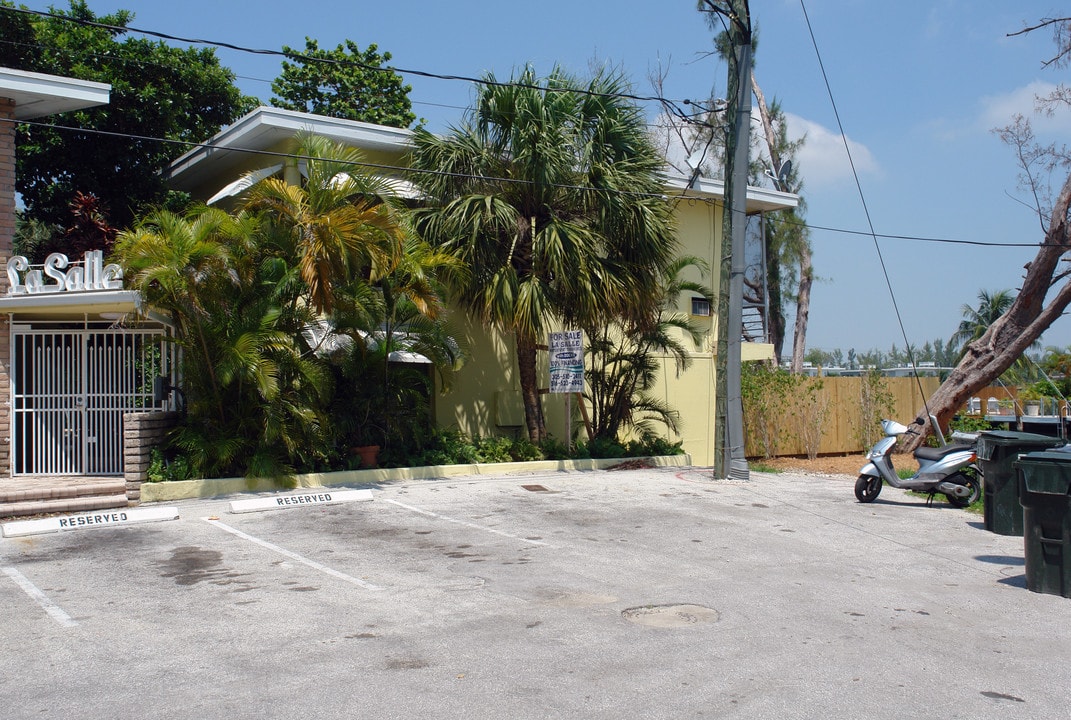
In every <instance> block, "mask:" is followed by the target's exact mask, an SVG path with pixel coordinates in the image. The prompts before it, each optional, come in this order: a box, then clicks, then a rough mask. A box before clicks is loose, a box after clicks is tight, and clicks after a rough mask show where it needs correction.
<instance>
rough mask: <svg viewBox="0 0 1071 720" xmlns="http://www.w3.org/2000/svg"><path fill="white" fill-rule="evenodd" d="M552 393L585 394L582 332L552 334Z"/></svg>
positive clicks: (569, 331)
mask: <svg viewBox="0 0 1071 720" xmlns="http://www.w3.org/2000/svg"><path fill="white" fill-rule="evenodd" d="M547 345H548V346H549V347H550V391H551V392H552V393H580V392H584V336H583V332H582V331H581V330H565V331H563V332H552V333H550V341H549V342H548V343H547Z"/></svg>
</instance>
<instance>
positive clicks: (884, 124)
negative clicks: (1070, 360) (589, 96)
mask: <svg viewBox="0 0 1071 720" xmlns="http://www.w3.org/2000/svg"><path fill="white" fill-rule="evenodd" d="M805 1H806V7H807V12H808V14H809V16H810V20H811V24H812V27H813V29H814V33H815V36H816V39H817V43H818V49H819V51H820V52H821V54H822V61H823V63H824V66H825V69H826V72H827V74H828V76H829V82H830V85H831V88H832V93H833V99H834V100H835V102H836V106H837V110H838V112H839V115H840V119H841V121H842V122H843V125H844V131H845V134H846V135H847V137H848V140H849V144H850V147H851V148H852V155H853V159H854V162H855V167H856V170H857V172H858V174H859V179H860V182H861V185H862V192H863V196H864V197H865V200H866V203H867V207H868V208H869V213H870V218H871V220H872V221H873V224H874V228H875V230H876V232H877V233H879V234H885V235H896V236H918V237H926V238H948V239H956V240H971V241H980V242H988V243H1004V242H1014V243H1036V242H1039V241H1040V240H1041V230H1040V223H1039V220H1038V218H1037V215H1036V214H1035V213H1033V212H1032V211H1031V209H1030V208H1029V207H1028V206H1027V205H1024V201H1027V200H1028V198H1026V196H1025V195H1024V194H1023V193H1022V192H1021V190H1020V189H1019V188H1018V182H1017V167H1016V164H1015V154H1014V152H1013V151H1012V150H1011V149H1010V148H1007V147H1005V146H1004V145H1003V144H1002V143H1001V142H1000V140H999V138H998V137H997V136H996V135H995V134H994V133H993V132H991V130H992V128H994V127H998V126H1002V125H1005V124H1007V123H1008V122H1009V121H1010V119H1011V117H1012V115H1013V114H1014V113H1016V112H1022V113H1030V112H1031V111H1032V106H1033V95H1034V94H1035V93H1036V92H1038V91H1044V90H1045V88H1047V87H1050V86H1051V85H1053V84H1055V83H1057V82H1060V81H1061V80H1062V79H1063V77H1064V74H1065V73H1066V72H1067V71H1066V70H1064V71H1060V70H1054V69H1043V68H1042V61H1043V60H1045V59H1047V58H1049V57H1050V56H1051V55H1052V51H1053V45H1052V42H1051V34H1050V33H1049V32H1048V31H1038V32H1035V33H1032V34H1030V35H1027V36H1025V37H1014V38H1009V37H1006V35H1007V34H1008V33H1011V32H1015V31H1017V30H1019V29H1021V28H1022V27H1023V26H1024V25H1026V24H1034V23H1035V22H1036V21H1037V20H1039V19H1040V18H1043V17H1053V16H1059V15H1066V14H1067V13H1066V9H1061V8H1060V7H1059V6H1058V5H1057V4H1056V3H1052V2H1046V1H1044V0H1020V1H1019V2H1015V3H1008V2H996V1H994V0H934V1H930V2H922V1H921V0H906V1H905V2H894V3H888V2H885V3H876V2H873V1H872V0H805ZM24 2H25V4H26V5H27V6H29V7H31V8H33V9H40V10H43V9H46V4H45V3H43V2H38V1H37V0H31V1H29V2H27V1H26V0H24ZM55 4H56V5H59V6H63V3H62V2H56V3H55ZM89 6H90V8H91V9H93V11H94V12H96V13H98V14H104V13H107V12H111V11H113V10H115V9H119V8H123V9H128V10H131V11H133V12H134V13H135V14H136V18H135V20H134V21H133V22H132V23H131V25H132V26H133V27H140V28H145V29H151V30H159V31H162V32H167V33H170V34H174V35H178V36H184V37H190V38H203V39H209V40H221V41H226V42H229V43H234V44H238V45H245V46H250V47H256V48H268V49H278V48H280V47H281V46H282V45H284V44H286V45H290V46H293V47H302V46H303V45H304V38H305V36H309V37H313V38H316V39H318V40H319V42H320V45H321V47H334V46H335V45H336V44H338V43H340V42H342V41H343V40H345V39H347V38H348V39H352V40H354V41H356V42H357V43H358V44H359V45H361V46H362V47H363V46H365V45H367V44H369V43H376V44H377V45H379V48H380V50H381V51H383V50H387V51H390V52H391V53H392V55H393V60H392V63H393V64H394V65H395V66H396V67H399V68H407V69H414V70H422V71H430V72H434V73H441V74H451V75H463V76H480V75H481V74H482V73H484V72H485V71H493V72H494V73H495V74H496V75H497V76H498V77H499V78H500V79H502V78H508V77H509V75H510V74H511V72H512V71H513V70H514V69H515V68H517V67H520V66H523V65H525V64H527V63H530V64H532V65H533V66H534V67H535V68H536V70H537V71H538V72H540V73H541V74H545V73H546V72H547V71H549V69H550V68H551V67H552V66H553V65H554V64H556V63H557V64H561V65H562V66H564V67H566V68H568V69H570V70H573V71H574V72H576V73H578V74H583V73H585V72H586V71H587V69H588V68H589V67H590V66H591V64H592V63H595V62H597V63H611V64H613V65H615V66H618V67H620V68H621V69H623V70H624V71H625V72H626V73H627V74H628V75H629V76H630V77H631V78H632V80H633V82H634V84H635V89H636V91H637V93H638V94H641V95H647V94H653V90H652V87H651V84H650V82H649V80H648V77H649V76H650V75H651V73H652V72H654V71H656V70H657V69H658V68H660V67H661V68H662V70H663V71H664V72H665V73H667V78H666V81H665V85H664V90H663V94H664V95H665V96H666V97H668V98H671V99H675V100H683V99H685V98H690V99H700V98H704V97H706V96H707V95H708V94H709V92H710V91H711V89H712V87H713V88H714V89H715V91H716V92H719V91H720V92H719V94H720V93H721V92H723V91H724V88H725V84H726V82H725V75H726V69H725V67H724V66H723V65H720V64H719V63H718V62H717V61H715V60H714V59H712V58H710V57H709V56H706V55H705V53H706V52H707V51H708V50H709V48H710V46H711V35H710V32H709V30H708V29H707V27H706V24H705V22H704V19H703V17H702V16H701V15H700V14H699V13H698V12H697V11H696V10H695V2H694V0H663V1H662V2H650V0H642V1H641V0H616V1H613V2H611V1H610V0H570V1H563V0H543V1H542V2H540V3H536V4H533V3H516V2H510V1H509V0H506V1H503V0H452V1H451V2H421V1H420V0H417V1H416V2H408V3H390V4H388V3H383V2H381V1H379V2H371V1H369V0H345V1H343V0H323V1H316V0H311V1H309V2H305V3H301V4H295V3H293V2H292V0H286V1H285V2H284V1H283V0H258V1H257V2H245V1H241V0H235V1H228V2H219V1H218V0H216V1H213V2H209V1H208V0H184V1H183V2H181V3H177V2H175V3H161V2H159V1H158V0H90V1H89ZM751 12H752V17H753V21H754V22H755V24H756V25H757V26H758V28H759V32H760V43H759V48H758V52H757V56H756V58H757V67H756V75H757V78H758V81H759V83H760V85H761V86H762V87H763V90H764V91H765V93H766V95H767V98H768V99H770V98H773V97H776V98H778V99H779V100H780V101H781V103H782V106H783V107H784V109H785V110H786V111H787V112H788V113H789V114H790V119H791V124H790V127H791V129H792V131H793V132H794V133H797V134H798V133H802V132H806V133H807V144H806V145H805V148H804V150H803V152H802V153H801V155H800V157H799V160H798V162H799V166H800V169H801V172H802V175H803V178H804V183H805V187H804V196H805V199H806V202H807V206H808V207H807V215H806V217H807V220H808V221H809V222H810V223H811V224H812V225H813V226H820V227H822V228H834V229H840V230H850V231H858V232H863V233H865V232H866V231H867V230H868V224H867V218H866V214H865V213H864V211H863V206H862V203H861V201H860V195H859V191H858V190H857V189H856V187H855V184H854V181H853V180H852V177H851V171H850V167H849V165H848V162H847V158H846V155H845V151H844V148H843V142H842V140H841V135H840V131H839V130H838V128H837V121H836V116H835V115H834V111H833V106H832V105H831V102H830V98H829V95H828V94H827V91H826V87H825V84H824V81H823V78H822V75H821V70H820V67H819V63H818V60H817V56H816V54H815V49H814V47H813V45H812V43H811V39H810V35H809V34H808V31H807V26H806V23H805V20H804V14H803V10H802V8H801V3H800V0H768V1H767V2H760V1H759V0H752V3H751ZM218 54H219V56H220V59H221V61H222V62H223V64H224V65H227V66H228V67H230V68H232V69H233V70H234V71H235V72H236V73H237V74H238V75H239V76H240V78H239V85H240V86H241V87H242V89H243V90H244V91H245V92H246V93H248V94H252V95H257V96H259V97H260V98H261V99H263V100H265V101H267V99H268V98H269V97H270V96H271V89H270V84H269V83H270V80H271V79H272V78H274V77H276V76H277V75H278V74H279V59H278V58H277V57H270V56H259V55H252V54H247V53H240V52H235V51H231V50H226V49H220V50H218ZM406 79H407V81H408V82H409V83H410V84H411V85H412V86H413V92H412V93H411V99H412V100H413V103H414V110H415V112H416V113H417V115H418V116H420V117H423V118H425V119H426V120H427V121H428V124H429V126H430V127H431V129H433V130H444V129H445V128H446V127H447V126H448V125H449V124H450V123H452V122H456V121H457V120H458V119H459V118H460V117H461V115H462V113H463V108H465V107H466V106H467V105H468V104H469V102H470V100H471V98H472V96H473V87H472V86H471V85H470V84H468V83H465V82H461V81H446V80H433V79H424V78H420V77H416V76H407V78H406ZM657 111H658V108H657V107H655V106H654V105H652V106H651V107H650V108H649V112H650V114H651V115H652V117H653V116H654V114H655V113H657ZM1038 122H1039V124H1038V129H1039V130H1041V131H1042V132H1043V133H1044V136H1045V137H1048V138H1051V139H1055V140H1061V141H1062V140H1063V139H1066V138H1068V137H1069V136H1071V114H1069V116H1067V117H1064V118H1057V119H1041V120H1039V121H1038ZM879 243H880V247H881V250H882V256H883V258H884V262H885V265H886V267H887V269H888V273H889V276H890V279H891V280H892V285H893V291H894V293H895V296H896V301H897V303H898V304H899V307H900V312H901V315H902V317H903V324H904V328H905V330H906V332H907V336H908V340H909V341H910V342H912V343H914V344H916V345H919V346H921V345H922V344H923V343H925V342H927V341H930V340H933V339H937V338H941V339H947V338H948V337H949V336H950V335H951V334H952V333H953V332H954V331H955V328H956V325H957V324H958V322H959V320H960V318H961V306H962V305H963V304H964V303H969V304H972V305H974V304H976V300H977V295H978V292H979V291H980V290H983V289H985V290H989V291H995V290H1000V289H1012V290H1014V289H1017V288H1018V287H1019V284H1020V280H1021V277H1022V273H1023V265H1024V264H1025V263H1027V262H1028V261H1029V260H1030V259H1031V258H1032V257H1033V255H1034V251H1033V250H1032V249H1031V248H1028V247H1018V248H987V247H977V246H963V245H951V244H939V243H932V242H919V241H914V240H893V239H882V240H880V241H879ZM812 244H813V246H814V265H815V270H816V273H817V275H818V276H819V277H820V280H819V282H817V283H816V284H815V287H814V290H813V297H812V306H811V314H810V329H809V333H808V346H809V347H812V348H814V347H817V348H822V349H826V350H832V349H834V348H841V349H843V350H844V351H845V352H846V351H847V350H848V349H849V348H855V349H856V350H857V351H860V352H861V351H865V350H869V349H875V348H877V349H882V350H887V349H888V348H889V347H890V345H892V344H893V343H895V344H896V345H897V346H898V347H903V345H904V340H903V337H902V335H901V333H900V329H899V325H898V323H897V318H896V315H895V313H894V309H893V302H892V299H891V297H890V292H889V290H888V288H887V287H886V284H885V279H884V276H883V274H882V270H881V264H880V260H879V258H878V254H877V252H876V250H875V246H874V241H873V240H872V239H871V238H870V237H869V236H866V235H857V234H848V233H843V232H835V231H833V230H823V229H815V230H813V232H812ZM1042 340H1043V343H1044V344H1045V345H1059V346H1067V345H1069V344H1071V318H1063V319H1061V320H1059V321H1057V323H1056V324H1054V325H1053V327H1052V328H1051V329H1050V330H1049V331H1048V332H1047V333H1046V334H1045V335H1044V336H1043V338H1042Z"/></svg>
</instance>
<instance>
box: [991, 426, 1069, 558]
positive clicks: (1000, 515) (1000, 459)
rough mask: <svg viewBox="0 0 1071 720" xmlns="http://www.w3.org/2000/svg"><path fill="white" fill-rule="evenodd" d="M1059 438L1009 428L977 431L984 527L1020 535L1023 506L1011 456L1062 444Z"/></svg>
mask: <svg viewBox="0 0 1071 720" xmlns="http://www.w3.org/2000/svg"><path fill="white" fill-rule="evenodd" d="M1064 442H1065V441H1064V439H1063V438H1057V437H1051V436H1049V435H1038V434H1036V433H1026V432H1014V431H1010V430H986V431H984V432H981V433H979V434H978V469H979V470H981V471H982V493H983V495H984V497H985V504H984V506H983V513H984V516H985V529H986V530H988V531H990V532H993V533H996V534H997V535H1015V536H1017V537H1022V536H1023V507H1022V505H1020V504H1019V481H1018V479H1017V476H1016V472H1015V460H1016V459H1017V458H1018V457H1019V456H1020V455H1022V454H1024V453H1029V452H1036V451H1042V450H1046V449H1049V448H1054V447H1059V446H1061V445H1063V444H1064Z"/></svg>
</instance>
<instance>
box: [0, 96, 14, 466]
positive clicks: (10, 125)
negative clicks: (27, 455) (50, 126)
mask: <svg viewBox="0 0 1071 720" xmlns="http://www.w3.org/2000/svg"><path fill="white" fill-rule="evenodd" d="M15 127H16V126H15V102H14V100H11V99H9V98H3V97H0V265H5V266H6V264H7V261H8V259H9V258H10V257H11V251H12V245H13V243H14V239H15ZM0 294H7V273H0ZM10 325H11V317H10V316H9V315H0V477H10V476H11V332H10Z"/></svg>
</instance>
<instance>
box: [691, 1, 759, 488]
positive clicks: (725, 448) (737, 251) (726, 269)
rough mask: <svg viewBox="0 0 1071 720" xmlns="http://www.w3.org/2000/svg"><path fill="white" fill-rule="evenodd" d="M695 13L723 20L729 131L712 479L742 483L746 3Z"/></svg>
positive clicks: (707, 6) (710, 4)
mask: <svg viewBox="0 0 1071 720" xmlns="http://www.w3.org/2000/svg"><path fill="white" fill-rule="evenodd" d="M700 9H701V10H707V11H709V12H716V13H718V14H720V15H722V16H723V17H724V18H725V19H726V21H727V23H726V24H727V28H726V30H727V32H728V35H729V39H730V41H731V44H732V53H731V55H730V57H729V84H728V93H727V100H728V107H727V108H726V116H727V117H728V118H729V127H728V130H727V134H726V135H727V137H726V143H725V204H724V207H723V211H722V213H723V216H722V243H721V271H720V273H719V284H718V341H717V358H716V371H717V377H716V381H715V390H714V392H715V402H714V415H715V422H717V423H718V428H717V430H716V431H715V437H714V476H715V477H716V478H719V479H730V478H732V479H744V480H746V479H747V478H748V475H749V473H748V467H747V459H746V458H745V457H744V404H743V400H742V398H741V391H740V374H741V373H740V371H741V360H740V340H741V333H742V329H741V328H742V325H743V302H744V269H745V266H744V237H745V233H746V231H747V174H748V151H749V149H750V139H751V13H750V10H749V8H748V0H723V1H719V2H716V1H715V0H700Z"/></svg>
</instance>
